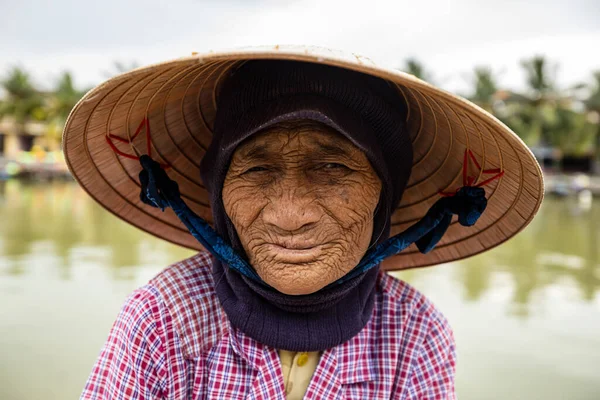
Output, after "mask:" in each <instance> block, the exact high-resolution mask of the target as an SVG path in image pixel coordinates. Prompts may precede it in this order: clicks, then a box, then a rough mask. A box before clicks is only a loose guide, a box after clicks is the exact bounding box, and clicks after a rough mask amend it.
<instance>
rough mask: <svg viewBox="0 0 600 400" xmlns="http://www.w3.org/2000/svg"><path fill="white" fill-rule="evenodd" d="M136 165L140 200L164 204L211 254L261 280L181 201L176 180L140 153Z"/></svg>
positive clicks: (161, 206)
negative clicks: (137, 164)
mask: <svg viewBox="0 0 600 400" xmlns="http://www.w3.org/2000/svg"><path fill="white" fill-rule="evenodd" d="M140 164H141V165H142V168H143V170H142V171H141V172H140V175H139V178H140V183H141V185H142V190H141V192H140V199H141V200H142V202H144V203H145V204H148V205H151V206H152V207H156V208H160V209H161V210H162V211H164V210H165V208H166V207H171V209H173V211H174V212H175V214H176V215H177V217H178V218H179V220H180V221H181V222H182V223H183V224H184V225H185V226H186V227H187V228H188V230H189V231H190V233H191V234H192V235H193V236H194V237H195V238H196V240H198V242H200V244H201V245H202V246H204V248H205V249H206V250H208V251H209V252H210V253H211V254H212V255H214V256H215V257H216V258H217V259H219V260H220V261H221V262H223V263H225V264H227V265H229V267H230V268H233V269H234V270H236V271H238V272H239V273H240V274H242V275H245V276H247V277H248V278H250V279H254V280H256V281H258V282H262V279H260V277H259V276H258V274H257V273H256V272H255V271H254V269H252V267H251V266H250V264H248V262H247V261H246V260H244V258H242V257H241V256H240V255H239V254H237V253H236V251H235V250H234V249H233V248H232V247H231V246H229V245H228V244H227V243H225V241H224V240H223V238H222V237H221V236H219V234H218V233H217V232H215V230H214V229H213V228H212V227H211V226H210V225H209V224H208V223H207V222H206V221H204V220H203V219H202V218H200V217H199V216H198V215H196V213H194V212H193V211H192V210H191V209H190V208H189V207H188V206H187V204H185V202H184V201H183V200H182V199H181V195H180V193H179V186H178V185H177V182H175V181H173V180H172V179H170V178H169V176H168V175H167V173H166V172H165V171H164V170H163V169H162V167H161V166H160V164H159V163H157V162H156V161H154V160H152V159H151V158H150V157H148V156H146V155H143V156H141V157H140Z"/></svg>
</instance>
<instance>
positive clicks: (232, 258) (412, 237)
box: [139, 155, 487, 284]
mask: <svg viewBox="0 0 600 400" xmlns="http://www.w3.org/2000/svg"><path fill="white" fill-rule="evenodd" d="M139 160H140V164H141V165H142V168H143V170H142V171H141V172H140V174H139V179H140V183H141V193H140V199H141V200H142V202H144V203H145V204H148V205H150V206H152V207H156V208H160V209H161V210H163V211H164V209H165V208H167V207H170V208H171V209H173V211H174V212H175V214H176V215H177V217H178V218H179V219H180V220H181V222H182V223H183V224H184V225H185V226H186V227H187V228H188V230H189V231H190V233H191V234H192V235H193V236H194V237H195V238H196V240H198V242H200V244H202V246H203V247H204V248H205V249H206V250H208V251H209V252H210V253H212V254H213V255H214V256H215V257H216V258H217V259H219V260H220V261H221V262H223V263H225V264H227V265H228V266H229V267H230V268H232V269H234V270H236V271H237V272H239V273H240V274H242V275H244V276H246V277H248V278H250V279H253V280H255V281H258V282H261V283H263V284H264V282H263V281H262V279H261V278H260V277H259V276H258V274H257V273H256V272H255V271H254V269H253V268H252V267H251V266H250V264H249V263H248V262H247V261H246V260H245V259H244V258H243V257H242V256H240V255H239V254H238V253H237V252H236V251H235V250H234V249H233V248H232V247H231V246H230V245H228V244H227V243H226V242H225V241H224V240H223V238H222V237H221V236H219V234H218V233H217V232H216V231H215V230H214V229H213V228H212V227H211V226H210V225H209V224H208V223H207V222H206V221H205V220H204V219H202V218H200V217H199V216H198V215H196V214H195V213H194V212H193V211H192V210H191V209H190V208H189V207H188V206H187V205H186V204H185V202H184V201H183V200H182V199H181V196H180V193H179V186H178V185H177V183H176V182H175V181H173V180H171V179H170V178H169V177H168V175H167V173H166V172H165V171H164V169H163V168H162V166H161V165H160V164H159V163H157V162H156V161H154V160H152V159H151V158H150V157H149V156H146V155H143V156H140V158H139ZM486 205H487V200H486V198H485V190H484V189H483V188H481V187H476V186H463V187H462V188H460V189H459V190H458V191H457V192H456V193H455V194H452V195H448V196H446V197H442V198H441V199H439V200H438V201H437V202H436V203H435V204H434V205H433V206H432V207H431V208H430V209H429V211H428V212H427V214H426V215H425V216H424V217H423V218H422V219H421V220H419V221H418V222H417V223H415V224H414V225H412V226H411V227H409V228H408V229H406V230H405V231H404V232H401V233H399V234H397V235H396V236H393V237H392V238H390V239H388V240H386V241H385V242H383V243H381V244H379V245H378V246H376V247H374V248H373V249H371V250H369V251H368V252H367V254H365V256H364V257H363V259H362V261H361V262H360V263H359V264H358V265H357V266H356V267H355V268H354V269H353V270H352V271H350V273H348V274H347V275H345V276H344V277H343V278H341V279H340V280H338V281H336V282H334V283H333V284H336V283H341V282H344V281H346V280H348V279H351V278H353V277H355V276H357V275H359V274H362V273H364V272H366V271H367V270H369V269H370V268H373V267H375V266H376V265H378V264H379V263H381V262H382V261H383V260H384V259H386V258H387V257H390V256H393V255H396V254H398V253H400V252H401V251H402V250H404V249H405V248H407V247H408V246H409V245H411V244H412V243H415V244H416V245H417V248H418V249H419V251H421V252H422V253H427V252H429V251H431V250H432V249H433V248H434V247H435V245H436V244H437V243H438V242H439V241H440V239H441V238H442V236H443V235H444V233H445V232H446V230H447V229H448V227H449V226H450V223H451V221H452V216H453V215H458V222H459V223H460V224H461V225H463V226H472V225H474V224H475V222H477V220H478V219H479V217H480V216H481V214H482V213H483V211H484V210H485V208H486Z"/></svg>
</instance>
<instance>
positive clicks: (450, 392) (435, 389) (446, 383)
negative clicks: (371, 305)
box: [379, 274, 456, 399]
mask: <svg viewBox="0 0 600 400" xmlns="http://www.w3.org/2000/svg"><path fill="white" fill-rule="evenodd" d="M379 289H380V292H381V296H380V301H381V303H380V309H381V310H382V311H381V320H382V322H383V323H382V326H385V327H388V328H389V327H390V326H391V327H395V329H391V330H389V331H388V333H387V337H388V339H389V343H388V346H392V347H393V346H395V347H396V348H397V349H398V350H399V354H401V356H399V358H398V359H397V360H394V361H395V363H396V365H397V367H396V368H397V371H396V374H397V376H399V377H405V378H406V379H397V380H396V382H395V385H396V387H395V389H394V391H395V392H397V391H400V392H401V391H405V390H406V391H407V392H408V393H410V396H409V397H410V398H423V399H434V398H435V399H438V398H444V399H445V398H454V397H453V396H454V374H455V368H456V345H455V341H454V334H453V332H452V328H451V327H450V324H449V323H448V320H447V319H446V317H444V315H443V314H442V313H441V311H440V310H439V309H438V308H437V307H435V305H434V304H433V303H432V302H431V301H430V300H429V299H428V298H427V297H425V295H423V294H422V293H421V292H419V291H418V290H417V289H415V288H413V287H412V286H410V285H409V284H408V283H406V282H403V281H401V280H399V279H396V278H394V277H392V276H390V275H388V274H382V275H381V278H380V281H379Z"/></svg>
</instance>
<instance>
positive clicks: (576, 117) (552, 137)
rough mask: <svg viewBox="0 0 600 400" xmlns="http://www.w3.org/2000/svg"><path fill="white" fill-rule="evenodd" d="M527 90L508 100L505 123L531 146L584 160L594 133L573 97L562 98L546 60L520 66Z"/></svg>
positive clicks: (552, 68) (525, 62)
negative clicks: (583, 156) (574, 102)
mask: <svg viewBox="0 0 600 400" xmlns="http://www.w3.org/2000/svg"><path fill="white" fill-rule="evenodd" d="M521 66H522V67H523V69H524V70H525V78H526V83H527V90H526V92H525V93H523V94H518V93H514V94H512V95H511V96H509V97H508V99H507V103H508V107H507V108H508V109H509V112H508V113H507V115H506V116H505V118H503V119H504V121H505V122H506V123H507V125H509V126H510V127H511V128H512V129H513V130H514V131H515V132H516V133H517V134H518V135H519V136H521V138H523V140H524V141H525V142H526V143H527V144H528V145H530V146H536V145H539V144H542V145H547V146H552V147H554V148H557V149H559V150H561V152H562V154H563V155H574V156H581V155H584V154H586V153H588V152H589V150H590V148H591V147H593V137H594V134H593V131H592V130H590V124H589V122H588V121H587V120H586V118H585V116H584V115H583V114H581V113H578V112H576V111H575V110H574V107H573V101H572V99H571V98H570V97H567V96H563V95H560V94H559V92H558V90H557V85H556V84H555V76H556V73H555V71H556V65H553V64H550V63H549V62H548V61H547V60H546V59H545V58H544V57H543V56H535V57H533V58H531V59H528V60H524V61H522V62H521Z"/></svg>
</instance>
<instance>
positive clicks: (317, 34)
mask: <svg viewBox="0 0 600 400" xmlns="http://www.w3.org/2000/svg"><path fill="white" fill-rule="evenodd" d="M263 44H312V45H320V46H326V47H333V48H337V49H341V50H346V51H352V52H355V53H360V54H363V55H366V56H369V57H370V58H372V59H373V60H375V61H376V62H378V63H380V64H384V65H388V66H392V67H400V66H402V65H403V63H404V60H405V59H406V58H407V57H416V58H418V59H420V60H422V61H423V62H424V63H425V65H426V66H427V67H428V68H429V70H431V72H433V74H434V77H435V78H436V83H438V84H440V85H441V86H443V87H445V88H447V89H449V90H452V91H458V92H464V91H465V90H467V88H468V87H469V82H468V79H469V72H470V71H471V70H472V68H473V67H474V66H476V65H489V66H491V67H493V69H494V70H496V71H498V72H499V73H500V74H499V78H500V83H501V84H502V85H504V86H508V87H512V88H518V87H520V86H522V84H523V79H524V78H523V74H522V71H521V70H520V68H519V65H518V63H519V60H521V59H523V58H526V57H530V56H532V55H535V54H543V55H546V56H547V57H548V58H549V59H550V60H552V61H555V62H557V63H558V64H559V65H560V69H559V70H558V73H557V74H558V80H559V83H560V84H561V85H563V86H568V85H572V84H575V83H579V82H581V81H586V80H587V81H590V79H591V72H592V70H600V0H562V1H561V0H544V1H538V0H503V1H490V0H447V1H444V0H435V1H434V0H411V1H405V0H395V1H378V0H363V1H348V0H346V1H343V0H171V1H163V2H161V1H153V0H102V1H82V0H50V1H48V0H46V1H41V0H36V1H33V0H19V1H15V0H0V74H5V73H6V71H7V70H8V68H9V67H10V66H12V65H21V66H23V67H25V68H27V69H28V70H29V71H30V72H31V73H32V74H33V76H34V78H35V80H36V81H37V82H39V83H41V84H43V85H45V86H50V85H51V84H52V83H53V82H54V81H55V80H56V77H57V76H58V75H59V74H60V72H61V71H62V70H70V71H72V72H73V73H74V75H75V77H76V81H77V83H78V84H80V85H93V84H97V83H99V82H100V81H102V80H103V79H105V78H106V76H107V73H108V72H107V71H111V70H112V65H113V63H114V61H121V62H124V63H126V64H131V63H133V62H137V63H138V64H140V65H144V64H148V63H154V62H158V61H163V60H166V59H170V58H176V57H180V56H184V55H188V54H190V53H191V52H192V51H197V52H204V51H207V50H218V49H223V48H227V49H229V48H232V47H239V46H247V45H263Z"/></svg>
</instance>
